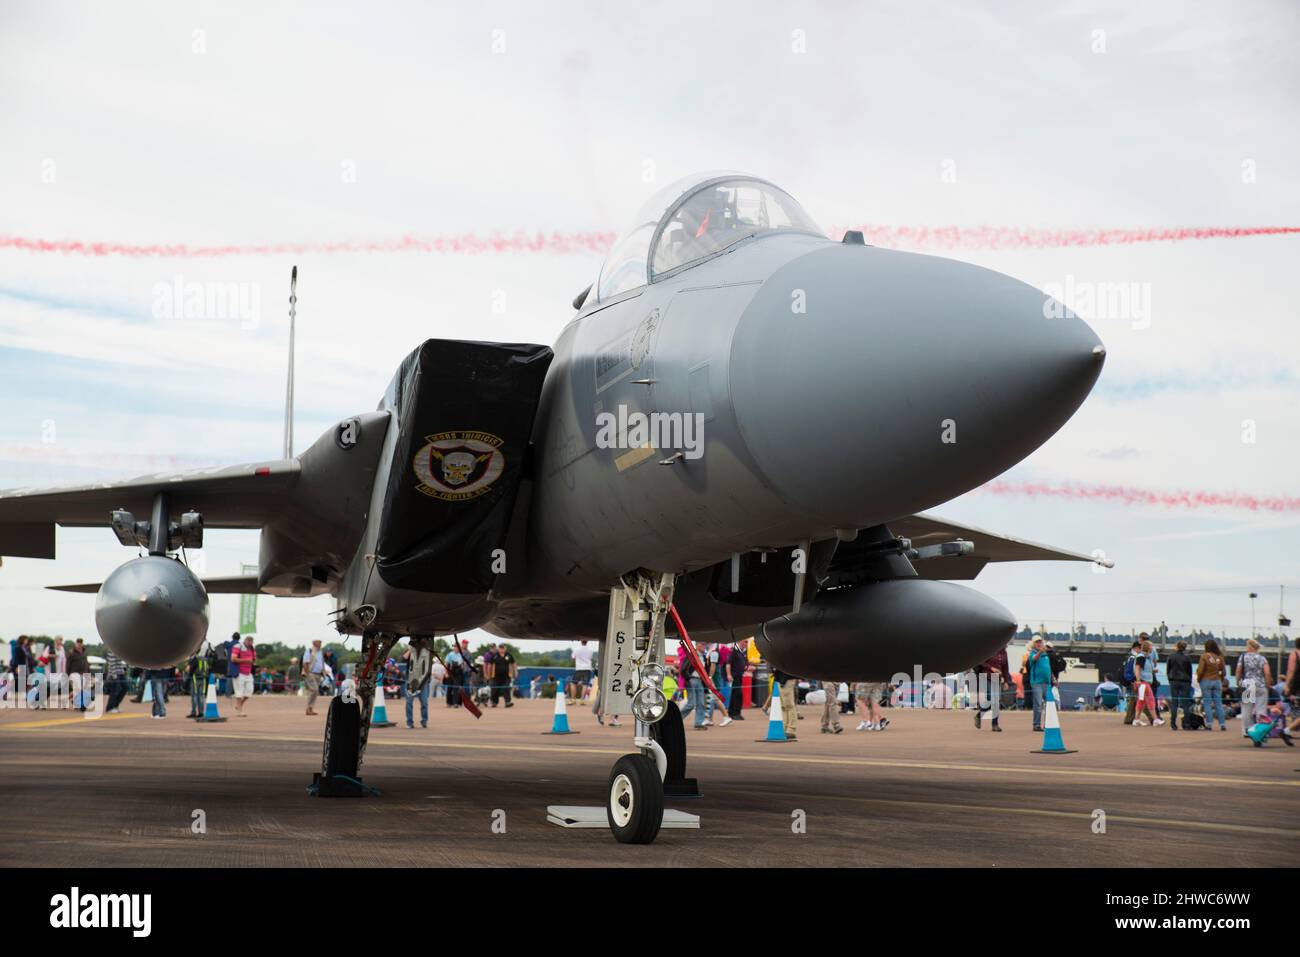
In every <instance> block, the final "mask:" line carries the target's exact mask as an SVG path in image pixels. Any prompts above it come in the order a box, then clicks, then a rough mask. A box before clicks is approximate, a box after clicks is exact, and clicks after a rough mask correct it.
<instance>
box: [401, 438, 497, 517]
mask: <svg viewBox="0 0 1300 957" xmlns="http://www.w3.org/2000/svg"><path fill="white" fill-rule="evenodd" d="M424 442H425V444H424V446H423V447H422V448H421V449H420V451H418V452H416V453H415V461H414V463H412V464H413V467H414V469H415V475H416V478H418V479H419V480H420V484H419V485H417V486H416V489H417V490H418V491H420V492H423V493H424V494H425V495H428V496H430V497H431V498H437V499H441V500H443V501H444V502H463V501H467V500H468V499H472V498H478V497H479V496H480V495H482V494H483V493H484V492H486V491H487V490H488V489H490V488H491V487H492V483H493V482H495V481H496V480H497V479H498V478H500V477H501V473H502V472H503V471H505V467H506V457H505V455H504V454H503V453H502V452H501V446H502V444H503V443H504V440H503V439H500V438H498V437H497V436H495V435H493V434H492V433H491V432H475V431H455V432H439V433H438V434H437V435H426V436H425V437H424Z"/></svg>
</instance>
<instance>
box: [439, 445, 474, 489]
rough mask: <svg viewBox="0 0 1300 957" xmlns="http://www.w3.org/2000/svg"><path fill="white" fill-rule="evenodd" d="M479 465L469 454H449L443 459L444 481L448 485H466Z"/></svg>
mask: <svg viewBox="0 0 1300 957" xmlns="http://www.w3.org/2000/svg"><path fill="white" fill-rule="evenodd" d="M477 464H478V460H477V459H476V458H475V457H474V456H473V455H471V454H470V453H469V452H448V453H447V454H446V455H444V456H443V457H442V480H443V481H444V482H446V483H447V484H448V485H464V484H465V483H466V482H468V481H469V476H470V473H471V472H473V471H474V466H475V465H477Z"/></svg>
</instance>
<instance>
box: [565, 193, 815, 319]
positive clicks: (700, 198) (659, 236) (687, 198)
mask: <svg viewBox="0 0 1300 957" xmlns="http://www.w3.org/2000/svg"><path fill="white" fill-rule="evenodd" d="M775 230H794V231H797V232H803V233H814V234H816V235H819V236H820V235H823V233H822V231H821V230H820V229H818V228H817V224H816V223H814V222H813V221H812V217H810V216H809V215H808V214H807V213H805V212H804V211H803V208H802V207H801V206H800V205H799V204H798V203H797V202H795V201H794V199H793V198H792V197H791V196H790V195H789V194H788V193H786V192H784V191H783V190H781V189H778V188H777V187H775V186H773V185H772V184H771V183H768V182H765V181H764V180H761V179H756V178H754V177H752V176H746V175H744V174H743V173H708V174H704V175H696V176H690V177H687V178H686V179H681V180H678V181H677V182H675V183H672V184H670V185H668V186H665V187H664V188H663V189H661V190H659V192H657V193H655V195H654V196H652V197H650V199H649V200H648V201H647V202H646V204H645V205H644V206H642V207H641V210H640V212H638V213H637V217H636V220H635V224H634V225H633V227H632V228H631V229H629V230H628V231H627V232H625V233H624V234H623V235H622V236H621V237H619V240H618V242H616V243H615V244H614V245H613V247H612V248H611V249H610V251H609V255H607V256H606V257H605V263H604V265H603V266H601V269H600V277H599V279H598V280H597V281H596V285H595V288H594V290H593V291H594V293H595V295H594V296H592V297H591V298H592V301H603V300H606V299H612V298H613V297H614V296H617V295H619V294H620V293H624V292H627V291H629V290H631V289H636V288H637V287H639V286H644V285H645V284H646V283H651V282H654V281H655V280H656V279H662V278H663V277H665V276H668V275H671V274H672V273H674V272H677V271H678V270H680V269H684V268H686V267H687V266H690V265H692V264H693V263H697V262H700V261H701V260H704V259H708V258H709V257H710V256H713V255H715V254H717V253H719V252H721V251H722V250H724V249H726V248H727V247H729V246H731V245H733V244H734V243H738V242H740V240H742V239H748V238H749V237H751V236H755V235H757V234H759V233H764V232H771V231H775Z"/></svg>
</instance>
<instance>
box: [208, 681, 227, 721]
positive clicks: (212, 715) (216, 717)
mask: <svg viewBox="0 0 1300 957" xmlns="http://www.w3.org/2000/svg"><path fill="white" fill-rule="evenodd" d="M203 720H204V721H225V720H226V719H225V718H223V717H221V712H220V711H218V710H217V683H216V682H215V681H209V682H208V697H207V701H205V702H204V704H203Z"/></svg>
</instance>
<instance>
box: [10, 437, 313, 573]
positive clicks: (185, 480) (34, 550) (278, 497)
mask: <svg viewBox="0 0 1300 957" xmlns="http://www.w3.org/2000/svg"><path fill="white" fill-rule="evenodd" d="M300 471H301V466H300V465H299V463H298V460H297V459H281V460H277V461H272V462H256V463H253V464H250V465H232V466H229V467H225V468H213V469H195V470H192V471H188V472H162V473H159V474H157V475H144V476H141V477H140V478H133V479H126V480H124V481H121V482H106V483H103V484H99V485H79V486H69V487H65V488H53V489H48V488H47V489H33V488H18V489H8V490H4V491H0V555H10V556H13V557H15V558H53V557H54V526H55V525H64V526H80V527H87V526H98V525H105V526H106V525H108V524H109V519H110V514H111V512H112V511H113V509H116V508H124V509H127V510H129V511H131V512H133V513H134V514H135V515H136V517H137V518H140V519H147V518H148V517H149V513H150V510H151V509H152V507H153V498H154V495H155V494H156V493H157V492H161V491H166V492H170V493H171V496H172V512H173V514H179V513H180V512H184V511H189V510H194V511H198V512H202V513H203V524H204V526H205V527H207V528H260V527H261V526H262V525H264V524H266V522H267V520H268V519H270V518H272V517H273V516H274V515H275V514H276V513H277V511H278V510H279V509H281V508H282V507H283V506H284V503H285V501H286V500H287V498H288V496H289V492H290V491H291V490H292V489H293V487H294V485H295V483H296V482H297V481H298V476H299V474H300ZM96 587H98V586H96Z"/></svg>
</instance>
